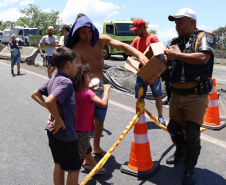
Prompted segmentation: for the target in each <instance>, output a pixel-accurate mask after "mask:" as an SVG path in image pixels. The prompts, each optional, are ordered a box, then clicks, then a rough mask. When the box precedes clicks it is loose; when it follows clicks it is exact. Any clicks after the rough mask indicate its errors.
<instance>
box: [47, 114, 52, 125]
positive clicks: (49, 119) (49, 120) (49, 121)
mask: <svg viewBox="0 0 226 185" xmlns="http://www.w3.org/2000/svg"><path fill="white" fill-rule="evenodd" d="M50 123H51V114H49V118H48V120H47V125H49V124H50Z"/></svg>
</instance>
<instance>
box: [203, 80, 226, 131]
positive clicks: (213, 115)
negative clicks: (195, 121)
mask: <svg viewBox="0 0 226 185" xmlns="http://www.w3.org/2000/svg"><path fill="white" fill-rule="evenodd" d="M212 81H213V87H212V91H211V92H210V93H209V96H208V98H209V106H208V108H207V109H206V114H205V116H204V124H203V126H204V127H207V128H209V129H213V130H219V129H222V128H223V127H224V126H225V125H226V123H225V122H223V121H222V122H221V121H220V114H219V106H218V97H217V88H216V81H215V79H214V78H213V79H212Z"/></svg>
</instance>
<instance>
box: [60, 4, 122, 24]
mask: <svg viewBox="0 0 226 185" xmlns="http://www.w3.org/2000/svg"><path fill="white" fill-rule="evenodd" d="M119 9H120V7H119V6H117V5H115V4H113V3H112V2H103V1H101V0H77V1H75V0H68V1H67V3H66V6H65V8H64V10H63V12H62V13H61V14H60V18H61V19H62V20H63V22H64V23H67V24H73V23H74V22H75V19H76V17H77V14H78V13H84V14H86V15H87V16H88V17H89V18H90V19H91V20H93V21H98V22H103V20H104V19H109V18H110V17H111V16H113V15H116V14H118V13H119V11H118V10H119Z"/></svg>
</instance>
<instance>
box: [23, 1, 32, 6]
mask: <svg viewBox="0 0 226 185" xmlns="http://www.w3.org/2000/svg"><path fill="white" fill-rule="evenodd" d="M29 4H35V0H24V1H20V6H27V5H29Z"/></svg>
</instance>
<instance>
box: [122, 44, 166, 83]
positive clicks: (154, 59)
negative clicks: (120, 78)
mask: <svg viewBox="0 0 226 185" xmlns="http://www.w3.org/2000/svg"><path fill="white" fill-rule="evenodd" d="M163 46H164V44H163V43H153V44H150V46H149V47H148V48H147V50H146V51H145V52H144V54H145V55H146V56H147V57H148V58H150V60H149V61H148V63H147V64H146V65H145V66H143V67H142V68H141V69H139V64H140V63H139V62H138V61H136V60H134V59H133V58H131V57H128V58H127V61H126V64H125V66H124V67H125V68H126V69H127V70H129V71H131V72H133V73H135V74H136V75H138V76H139V77H141V78H142V79H144V80H145V81H148V82H149V83H150V84H152V83H154V81H155V80H157V79H158V78H159V77H160V75H161V74H162V73H163V72H164V71H165V70H166V68H167V64H166V59H165V55H164V53H163V51H164V49H165V46H164V47H163Z"/></svg>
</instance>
